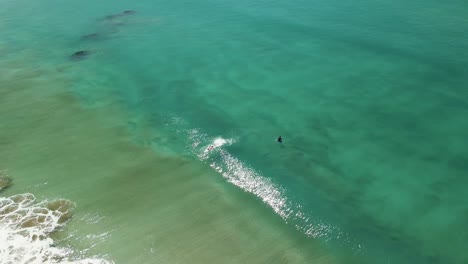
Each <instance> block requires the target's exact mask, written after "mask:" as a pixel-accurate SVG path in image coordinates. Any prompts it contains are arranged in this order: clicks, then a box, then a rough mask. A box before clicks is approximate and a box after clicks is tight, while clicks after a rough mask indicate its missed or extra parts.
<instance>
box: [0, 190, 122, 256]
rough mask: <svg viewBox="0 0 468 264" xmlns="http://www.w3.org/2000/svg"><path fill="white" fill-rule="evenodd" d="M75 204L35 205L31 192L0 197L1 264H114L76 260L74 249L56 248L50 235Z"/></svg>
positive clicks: (58, 201) (67, 202)
mask: <svg viewBox="0 0 468 264" xmlns="http://www.w3.org/2000/svg"><path fill="white" fill-rule="evenodd" d="M74 207H75V204H74V203H72V202H71V201H68V200H65V199H59V200H54V201H51V202H47V201H46V202H36V198H35V197H34V195H32V194H30V193H26V194H18V195H14V196H10V197H0V239H1V241H0V263H5V264H23V263H24V264H26V263H27V264H36V263H37V264H39V263H83V264H84V263H87V264H88V263H89V264H98V263H99V264H108V263H113V262H110V261H108V260H105V259H100V258H83V259H76V258H74V257H73V256H74V253H75V252H74V250H73V249H72V248H67V247H57V246H55V244H54V241H53V239H52V238H51V237H50V234H51V233H52V232H54V231H56V230H57V229H59V228H61V227H63V226H64V225H65V223H66V222H67V220H68V219H69V218H70V217H71V211H72V210H73V208H74Z"/></svg>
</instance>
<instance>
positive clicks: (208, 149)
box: [206, 145, 214, 151]
mask: <svg viewBox="0 0 468 264" xmlns="http://www.w3.org/2000/svg"><path fill="white" fill-rule="evenodd" d="M212 149H214V146H213V145H211V146H209V147H208V148H207V149H206V150H207V151H210V150H212Z"/></svg>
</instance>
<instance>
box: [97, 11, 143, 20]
mask: <svg viewBox="0 0 468 264" xmlns="http://www.w3.org/2000/svg"><path fill="white" fill-rule="evenodd" d="M135 13H136V11H135V10H125V11H123V12H122V13H118V14H113V15H108V16H105V17H104V19H105V20H113V19H116V18H119V17H121V16H125V15H133V14H135Z"/></svg>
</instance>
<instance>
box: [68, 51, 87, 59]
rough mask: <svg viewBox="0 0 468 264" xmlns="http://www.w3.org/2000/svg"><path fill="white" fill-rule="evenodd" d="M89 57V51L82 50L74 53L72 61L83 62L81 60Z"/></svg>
mask: <svg viewBox="0 0 468 264" xmlns="http://www.w3.org/2000/svg"><path fill="white" fill-rule="evenodd" d="M88 55H89V51H87V50H80V51H77V52H75V53H73V55H71V59H72V60H81V59H84V58H86V57H87V56H88Z"/></svg>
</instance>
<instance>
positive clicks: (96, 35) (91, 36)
mask: <svg viewBox="0 0 468 264" xmlns="http://www.w3.org/2000/svg"><path fill="white" fill-rule="evenodd" d="M100 38H101V35H100V34H99V33H91V34H87V35H83V36H81V39H82V40H99V39H100Z"/></svg>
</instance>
